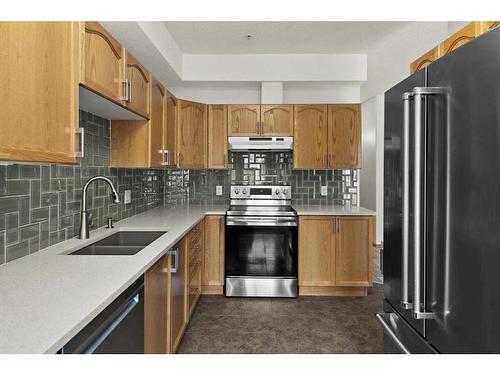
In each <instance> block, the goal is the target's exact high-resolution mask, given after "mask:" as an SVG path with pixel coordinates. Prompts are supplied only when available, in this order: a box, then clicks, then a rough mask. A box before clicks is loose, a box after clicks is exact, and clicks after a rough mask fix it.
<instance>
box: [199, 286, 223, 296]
mask: <svg viewBox="0 0 500 375" xmlns="http://www.w3.org/2000/svg"><path fill="white" fill-rule="evenodd" d="M201 294H219V295H222V294H224V287H223V286H222V285H203V286H202V287H201Z"/></svg>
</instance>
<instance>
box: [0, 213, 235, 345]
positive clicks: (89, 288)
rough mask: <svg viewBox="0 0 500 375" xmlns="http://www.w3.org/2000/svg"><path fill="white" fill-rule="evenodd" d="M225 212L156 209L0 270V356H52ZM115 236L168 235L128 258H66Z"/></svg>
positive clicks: (4, 266) (14, 262)
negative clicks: (208, 219) (194, 231)
mask: <svg viewBox="0 0 500 375" xmlns="http://www.w3.org/2000/svg"><path fill="white" fill-rule="evenodd" d="M226 210H227V206H226V205H223V206H207V207H205V206H185V207H167V206H165V207H158V208H155V209H153V210H150V211H147V212H144V213H142V214H139V215H136V216H133V217H131V218H128V219H125V220H122V221H120V222H118V223H117V224H116V225H115V228H114V229H104V228H101V229H98V230H95V231H92V232H91V234H90V237H91V238H90V239H89V240H85V241H82V240H78V239H71V240H67V241H64V242H61V243H59V244H56V245H54V246H51V247H48V248H46V249H43V250H40V251H39V252H37V253H35V254H32V255H29V256H26V257H23V258H20V259H17V260H14V261H12V262H9V263H7V264H4V265H2V266H0V322H1V323H0V353H2V354H3V353H55V352H56V351H57V350H59V349H60V348H61V347H62V346H63V345H64V344H65V343H66V342H67V341H69V340H70V339H71V338H72V337H73V336H74V335H75V334H76V333H78V332H79V331H80V330H81V329H82V328H83V327H85V325H87V324H88V323H89V322H90V321H91V320H92V319H93V318H94V317H95V316H97V315H98V314H99V313H100V312H101V311H102V310H103V309H104V308H105V307H106V306H107V305H108V304H109V303H111V302H112V301H113V300H114V299H115V298H116V297H117V296H118V295H120V293H121V292H123V291H124V290H125V289H126V288H127V287H128V286H129V285H130V284H132V282H134V281H135V280H136V279H137V278H138V277H139V276H140V275H141V274H143V273H144V272H145V271H146V270H147V269H148V268H150V267H151V266H152V265H153V264H154V263H155V262H156V261H157V260H158V259H159V258H160V257H161V256H162V255H163V254H165V252H166V251H167V250H168V249H169V248H170V247H171V246H173V245H174V244H175V243H176V242H177V241H178V240H180V239H181V238H182V237H183V236H184V235H185V234H186V233H187V232H188V231H189V230H190V229H191V228H193V227H194V226H195V225H196V224H197V223H198V222H199V221H201V220H202V219H203V218H204V217H205V215H224V214H225V213H226ZM119 230H167V231H168V232H167V233H166V234H164V235H163V236H161V237H160V238H158V239H157V240H156V241H154V242H152V243H151V244H150V245H149V246H147V247H145V248H144V249H143V250H142V251H140V252H139V253H137V254H135V255H132V256H102V255H101V256H99V255H94V256H92V255H87V256H67V255H61V253H68V252H70V251H72V250H76V249H78V248H81V247H84V246H86V245H87V244H89V243H92V242H95V241H96V240H99V239H101V238H103V237H106V236H108V235H109V234H111V233H114V232H116V231H119Z"/></svg>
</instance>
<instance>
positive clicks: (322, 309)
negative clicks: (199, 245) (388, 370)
mask: <svg viewBox="0 0 500 375" xmlns="http://www.w3.org/2000/svg"><path fill="white" fill-rule="evenodd" d="M382 303H383V288H382V286H381V285H375V286H374V287H373V288H371V289H370V291H369V294H368V296H367V297H300V298H297V299H278V298H272V299H264V298H226V297H222V296H202V298H201V299H200V301H199V303H198V306H197V307H196V310H195V312H194V313H193V316H192V317H191V321H190V323H189V326H188V328H187V330H186V333H185V335H184V338H183V340H182V343H181V345H180V347H179V350H178V352H179V353H192V354H194V353H227V354H230V353H255V354H257V353H259V354H265V353H282V354H291V353H332V354H334V353H382V352H383V345H382V329H381V327H380V325H379V324H378V322H377V321H376V319H375V316H374V314H375V313H376V312H379V311H381V310H382Z"/></svg>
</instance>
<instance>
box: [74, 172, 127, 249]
mask: <svg viewBox="0 0 500 375" xmlns="http://www.w3.org/2000/svg"><path fill="white" fill-rule="evenodd" d="M94 181H104V182H107V184H108V185H109V187H110V188H111V190H112V193H111V197H112V198H113V201H114V202H115V203H120V197H119V196H118V192H117V191H116V188H115V185H113V183H112V182H111V180H110V179H109V178H107V177H104V176H94V177H92V178H91V179H90V180H88V181H87V183H86V184H85V185H84V186H83V191H82V209H81V211H80V234H79V235H78V238H79V239H81V240H86V239H87V238H89V221H88V219H89V218H88V214H87V189H88V188H89V185H90V184H91V183H92V182H94Z"/></svg>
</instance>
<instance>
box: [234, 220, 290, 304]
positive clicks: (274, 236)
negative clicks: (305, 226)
mask: <svg viewBox="0 0 500 375" xmlns="http://www.w3.org/2000/svg"><path fill="white" fill-rule="evenodd" d="M225 255H226V256H225V275H226V284H225V290H226V296H238V297H242V296H244V297H296V296H297V259H298V257H297V218H296V217H295V216H287V217H269V216H227V218H226V254H225Z"/></svg>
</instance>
